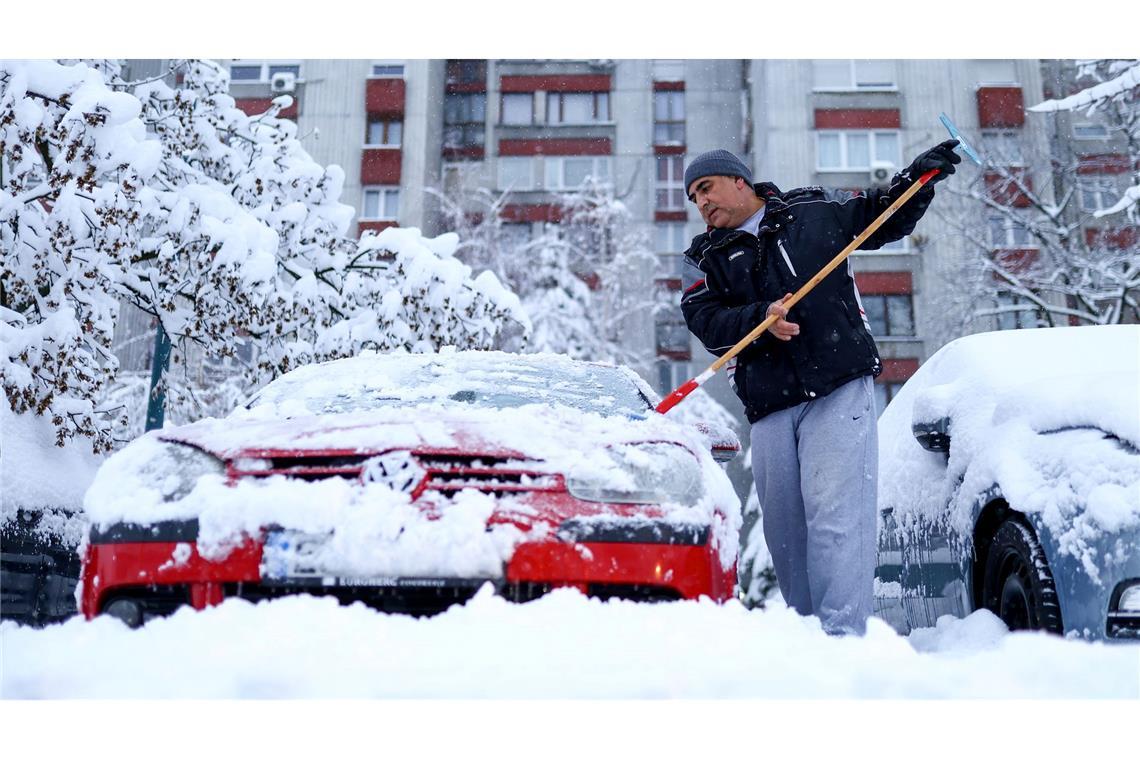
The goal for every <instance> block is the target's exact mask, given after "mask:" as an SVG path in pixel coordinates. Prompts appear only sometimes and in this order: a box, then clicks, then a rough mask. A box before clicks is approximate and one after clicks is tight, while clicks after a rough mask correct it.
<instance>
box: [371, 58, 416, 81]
mask: <svg viewBox="0 0 1140 760" xmlns="http://www.w3.org/2000/svg"><path fill="white" fill-rule="evenodd" d="M406 63H407V62H406V61H403V60H397V59H391V60H381V61H372V62H371V63H369V64H368V78H369V79H403V78H404V74H405V73H406V72H407V70H408V67H407V65H406ZM377 66H399V67H400V73H399V74H377V73H375V71H376V67H377Z"/></svg>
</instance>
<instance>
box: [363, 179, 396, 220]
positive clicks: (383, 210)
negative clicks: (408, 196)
mask: <svg viewBox="0 0 1140 760" xmlns="http://www.w3.org/2000/svg"><path fill="white" fill-rule="evenodd" d="M399 216H400V188H398V187H366V188H364V209H363V213H362V214H361V217H360V218H361V219H368V220H374V219H376V220H383V221H396V219H397V218H398V217H399Z"/></svg>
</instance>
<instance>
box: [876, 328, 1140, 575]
mask: <svg viewBox="0 0 1140 760" xmlns="http://www.w3.org/2000/svg"><path fill="white" fill-rule="evenodd" d="M940 419H947V420H949V426H950V427H949V433H950V437H951V444H950V451H949V456H948V457H947V455H946V454H943V453H940V452H930V451H926V450H924V449H923V448H921V447H920V446H919V444H918V442H917V441H916V440H915V438H914V435H913V432H912V426H913V425H915V424H930V423H934V422H936V421H938V420H940ZM879 440H880V446H879V452H880V461H879V482H880V487H879V506H880V509H885V508H890V509H893V510H894V514H895V517H896V520H897V521H898V522H899V524H900V525H904V526H905V525H907V524H910V523H913V522H914V521H915V520H916V519H922V520H926V521H939V520H943V519H947V518H948V519H949V527H951V528H952V529H954V530H955V532H956V533H958V535H960V536H966V537H968V536H969V535H970V534H971V531H972V519H973V511H974V510H976V509H977V508H978V507H979V506H980V505H979V504H978V500H979V498H981V496H982V495H983V494H985V493H987V492H988V491H991V489H995V488H996V489H997V490H998V491H1000V493H1001V494H1002V495H1003V496H1004V497H1005V498H1006V499H1007V500H1008V501H1009V502H1010V503H1012V504H1016V507H1017V509H1019V510H1021V511H1024V512H1026V513H1029V514H1031V515H1032V516H1034V517H1035V518H1037V519H1039V520H1040V521H1041V523H1042V524H1043V525H1044V526H1045V527H1046V528H1047V529H1048V530H1049V531H1050V532H1051V533H1052V536H1053V539H1054V540H1055V541H1056V542H1057V545H1058V546H1059V547H1060V548H1061V550H1062V551H1064V552H1067V553H1069V554H1071V555H1072V556H1074V557H1076V558H1078V559H1079V560H1081V561H1082V562H1083V563H1084V564H1085V566H1086V568H1087V569H1089V570H1090V571H1091V572H1090V574H1091V575H1092V576H1093V577H1095V569H1096V565H1097V564H1098V563H1101V562H1103V560H1104V558H1099V557H1097V556H1096V554H1097V549H1096V545H1097V544H1098V543H1100V542H1101V541H1102V539H1103V538H1104V536H1105V534H1113V533H1115V534H1125V535H1128V534H1135V532H1136V531H1137V530H1138V529H1140V453H1138V451H1137V450H1138V448H1140V326H1134V325H1116V326H1107V327H1072V328H1052V329H1038V330H1016V331H1006V332H997V333H982V334H978V335H971V336H968V337H965V338H960V339H958V340H956V341H953V342H952V343H949V344H948V345H946V346H944V347H943V348H942V349H941V350H940V351H938V352H937V353H936V354H935V355H934V356H933V357H931V359H930V360H929V361H928V362H927V363H926V364H924V365H923V366H922V367H921V368H920V369H919V370H918V372H917V373H916V374H915V375H914V376H913V377H912V378H911V379H910V380H909V381H908V382H907V383H906V385H904V386H903V388H902V389H901V390H900V392H899V393H898V395H897V396H895V398H894V399H893V400H892V401H891V403H890V405H889V406H888V407H887V408H886V410H885V411H884V412H883V414H882V416H881V417H880V419H879ZM947 505H949V511H948V512H947ZM1133 550H1135V547H1133Z"/></svg>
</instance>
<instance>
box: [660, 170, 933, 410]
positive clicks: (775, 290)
mask: <svg viewBox="0 0 1140 760" xmlns="http://www.w3.org/2000/svg"><path fill="white" fill-rule="evenodd" d="M909 184H910V181H909V177H906V176H905V175H896V176H895V179H894V182H893V184H892V185H891V187H890V188H889V189H886V190H880V189H875V190H867V191H865V192H864V193H862V194H857V193H851V192H846V191H838V190H824V189H823V188H820V187H804V188H799V189H796V190H791V191H789V192H787V193H781V192H780V190H779V189H778V188H777V187H776V186H775V185H772V184H770V183H767V182H762V183H760V184H758V185H755V186H754V189H755V190H756V194H757V195H759V196H760V197H761V198H763V199H764V201H765V204H766V206H765V211H764V217H763V219H762V221H761V223H760V229H759V231H758V234H757V235H755V236H754V235H752V234H751V233H749V232H745V231H743V230H725V229H711V228H710V230H709V231H708V232H705V233H704V234H702V235H698V236H697V237H695V238H693V242H692V244H691V245H690V246H689V250H688V251H686V252H685V264H684V273H683V278H682V287H683V288H684V293H683V295H682V297H681V311H682V312H683V313H684V315H685V322H686V323H687V324H688V326H689V330H690V331H692V333H693V334H694V335H696V336H697V338H699V339H700V341H701V343H703V344H704V346H705V348H706V349H708V351H709V352H711V353H713V354H716V355H717V356H719V355H721V354H723V353H725V352H726V351H727V350H728V349H730V348H731V347H732V346H734V345H736V343H737V342H739V341H740V340H741V339H742V338H744V336H745V335H747V334H748V333H749V332H750V331H751V330H752V328H754V327H755V326H756V325H758V324H760V322H762V321H763V320H764V318H765V316H766V313H767V310H768V305H769V304H771V303H772V302H773V301H778V300H779V299H780V298H782V297H783V296H784V294H785V293H795V292H796V291H797V290H798V289H799V288H800V287H801V286H802V285H803V284H804V283H806V282H807V281H808V280H810V279H811V278H812V277H813V276H814V275H815V274H816V273H817V272H818V271H819V270H820V269H822V268H823V267H824V265H826V264H827V263H828V262H829V261H831V259H833V258H834V257H835V256H836V254H838V253H839V252H840V251H841V250H843V247H844V246H845V245H847V244H848V243H849V242H851V241H852V240H853V239H855V238H856V237H857V236H858V235H859V233H861V232H862V231H863V230H864V229H865V228H866V227H867V226H868V225H869V224H870V223H871V222H872V221H874V219H875V218H876V217H878V216H879V214H881V213H882V212H883V211H884V210H886V208H887V207H888V206H889V205H890V204H891V203H893V202H894V200H895V199H896V198H898V196H899V195H901V194H902V193H903V191H904V190H906V188H907V187H908V186H909ZM933 198H934V188H933V187H931V186H929V185H928V186H927V187H925V188H923V189H922V190H920V191H919V192H918V193H916V194H915V195H914V197H913V198H911V199H910V200H909V201H908V202H907V203H906V204H905V205H904V206H903V207H902V208H900V209H899V210H898V211H896V212H895V214H894V216H892V217H891V218H890V219H889V220H887V222H886V223H885V224H883V226H882V227H880V228H879V229H878V231H877V232H876V233H875V234H874V235H872V236H871V237H870V238H869V239H868V240H867V241H866V242H865V243H864V244H863V245H862V247H861V250H862V249H875V248H879V247H880V246H882V245H883V244H884V243H888V242H891V241H893V240H898V239H899V238H901V237H903V236H905V235H909V234H910V233H911V232H912V231H913V230H914V227H915V224H916V223H917V222H918V220H919V219H920V218H921V217H922V215H923V213H925V211H926V208H927V207H928V206H929V205H930V202H931V200H932V199H933ZM788 319H789V320H790V321H792V322H795V323H797V324H799V326H800V333H799V335H797V336H795V337H793V338H792V339H791V340H790V341H787V342H785V341H780V340H778V339H776V338H775V337H773V336H772V335H771V334H770V333H767V332H765V333H764V335H763V336H761V337H760V338H758V339H757V340H755V341H754V342H753V343H752V345H750V346H749V347H748V348H746V349H744V351H742V352H741V353H740V354H738V355H737V357H736V367H735V371H733V372H732V374H730V379H731V380H732V386H733V389H734V390H735V391H736V395H737V396H739V397H740V400H741V401H742V402H743V403H744V411H745V413H746V414H747V415H748V421H749V422H756V421H757V420H759V419H760V418H762V417H764V416H766V415H768V414H771V413H772V412H775V411H779V410H780V409H786V408H788V407H792V406H795V405H797V404H800V403H802V402H804V401H810V400H811V399H814V398H818V397H821V396H825V395H827V394H828V393H830V392H831V391H833V390H834V389H836V388H838V387H839V386H840V385H843V384H844V383H846V382H848V381H849V380H852V379H854V378H857V377H862V376H863V375H868V374H873V375H878V374H879V373H880V372H881V371H882V363H881V362H880V360H879V352H878V349H877V348H876V346H875V341H874V339H873V338H872V337H871V331H870V327H869V325H868V324H867V321H866V318H865V315H864V313H863V310H862V306H861V303H860V301H859V294H858V292H857V291H856V289H855V280H854V277H853V275H852V272H851V267H850V259H848V260H847V266H839V267H837V268H836V269H835V271H833V272H832V273H831V274H829V275H828V276H827V277H826V278H824V280H823V281H822V282H820V283H819V284H818V285H817V286H816V287H815V289H814V290H812V291H811V292H810V293H809V294H808V295H807V296H805V297H804V299H803V300H802V301H800V302H799V303H797V304H796V305H795V306H793V307H792V309H791V311H790V312H789V314H788Z"/></svg>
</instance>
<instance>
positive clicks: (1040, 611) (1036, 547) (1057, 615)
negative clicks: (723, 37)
mask: <svg viewBox="0 0 1140 760" xmlns="http://www.w3.org/2000/svg"><path fill="white" fill-rule="evenodd" d="M982 588H983V592H982V598H983V601H984V606H985V608H986V609H988V610H990V611H991V612H993V613H994V614H995V615H997V616H998V617H999V618H1001V620H1002V622H1003V623H1005V624H1006V625H1007V626H1009V629H1010V630H1011V631H1022V630H1030V631H1049V632H1051V633H1062V632H1063V630H1064V627H1063V626H1062V624H1061V607H1060V605H1059V604H1058V602H1057V586H1056V584H1055V583H1054V582H1053V574H1052V573H1051V572H1050V571H1049V563H1048V561H1047V560H1046V559H1045V551H1044V550H1043V549H1042V548H1041V543H1040V542H1039V541H1038V540H1037V536H1036V535H1035V534H1034V532H1033V529H1032V528H1030V527H1029V526H1028V525H1026V524H1025V523H1023V522H1021V521H1020V520H1016V519H1012V518H1010V519H1007V520H1006V521H1005V522H1003V523H1002V524H1001V526H1000V527H999V528H998V530H997V533H995V534H994V537H993V538H992V539H991V540H990V548H989V553H988V555H987V557H986V568H985V576H984V581H983V586H982Z"/></svg>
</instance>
